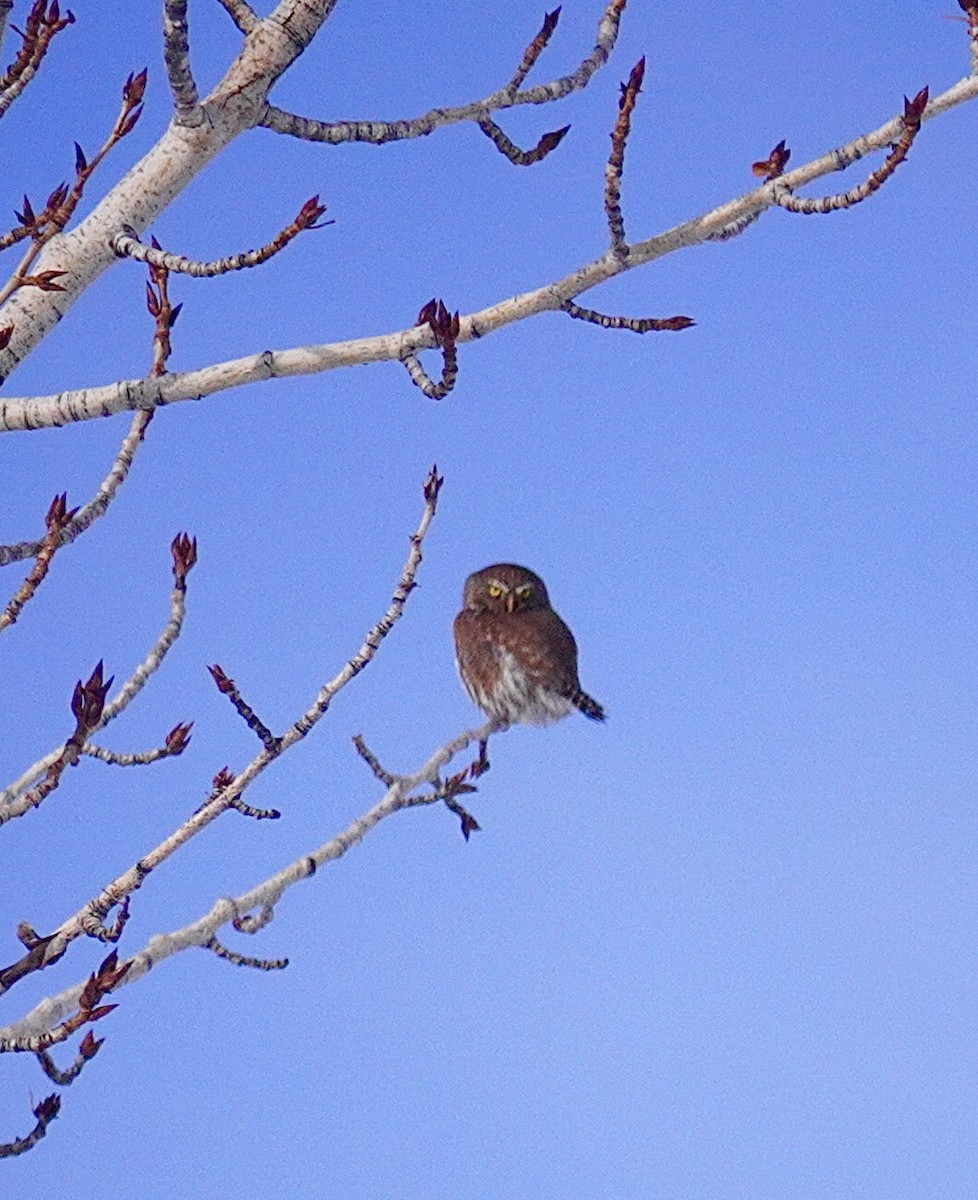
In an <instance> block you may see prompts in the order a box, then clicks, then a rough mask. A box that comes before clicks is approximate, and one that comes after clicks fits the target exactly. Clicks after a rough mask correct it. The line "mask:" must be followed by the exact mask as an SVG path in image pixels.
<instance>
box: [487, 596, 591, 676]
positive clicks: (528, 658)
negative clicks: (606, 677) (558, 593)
mask: <svg viewBox="0 0 978 1200" xmlns="http://www.w3.org/2000/svg"><path fill="white" fill-rule="evenodd" d="M517 615H518V617H519V620H517V621H509V622H507V623H506V625H505V628H504V630H503V633H502V637H501V642H502V644H503V646H505V648H506V649H507V650H509V651H510V652H511V653H512V654H513V655H514V656H515V657H516V659H517V660H518V661H519V662H520V664H521V665H522V667H523V669H524V671H526V673H527V674H528V675H529V676H530V677H531V678H532V679H533V680H534V681H535V682H537V683H539V684H540V685H541V686H542V687H545V688H549V689H551V690H553V691H555V692H558V693H559V694H560V695H562V696H567V697H568V698H569V697H570V696H571V695H572V694H573V693H574V692H576V691H578V690H579V689H580V686H581V684H580V680H579V679H578V677H577V643H576V642H575V641H574V635H573V634H572V633H571V631H570V630H569V629H568V628H567V626H566V625H565V624H564V622H563V621H562V620H561V619H560V617H559V616H558V615H557V614H556V613H555V612H554V610H553V609H552V608H534V609H530V610H529V611H526V612H522V613H519V614H517Z"/></svg>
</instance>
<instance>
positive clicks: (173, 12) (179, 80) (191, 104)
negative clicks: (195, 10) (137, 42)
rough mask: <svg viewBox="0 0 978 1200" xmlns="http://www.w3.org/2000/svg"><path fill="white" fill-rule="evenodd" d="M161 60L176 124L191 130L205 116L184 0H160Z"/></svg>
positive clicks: (203, 119)
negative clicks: (193, 59)
mask: <svg viewBox="0 0 978 1200" xmlns="http://www.w3.org/2000/svg"><path fill="white" fill-rule="evenodd" d="M163 61H164V63H165V64H166V77H167V79H168V80H169V83H170V91H171V92H172V93H173V106H174V108H175V109H176V116H175V117H174V118H173V119H174V122H175V123H176V124H177V125H184V126H186V127H187V128H189V129H194V128H196V127H197V126H198V125H203V123H204V121H205V120H206V119H207V114H206V113H205V112H204V109H203V106H202V105H201V103H200V96H199V95H198V93H197V84H196V83H194V76H193V70H192V68H191V66H190V40H189V31H188V28H187V0H163Z"/></svg>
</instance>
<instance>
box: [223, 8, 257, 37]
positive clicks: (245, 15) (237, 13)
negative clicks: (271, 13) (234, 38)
mask: <svg viewBox="0 0 978 1200" xmlns="http://www.w3.org/2000/svg"><path fill="white" fill-rule="evenodd" d="M218 3H219V4H221V6H222V7H223V8H224V10H225V11H226V12H227V14H228V16H229V17H230V18H231V20H232V21H233V22H234V23H235V25H237V27H238V28H239V29H240V30H241V32H242V33H243V34H246V35H247V34H249V33H251V31H252V30H253V29H254V28H255V26H256V25H258V24H259V23H260V22H259V18H258V16H257V14H256V13H255V10H254V9H253V8H252V7H251V5H250V4H248V3H247V0H218Z"/></svg>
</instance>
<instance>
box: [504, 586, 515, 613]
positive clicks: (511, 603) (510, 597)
mask: <svg viewBox="0 0 978 1200" xmlns="http://www.w3.org/2000/svg"><path fill="white" fill-rule="evenodd" d="M515 608H516V593H515V592H514V591H513V590H512V589H510V591H508V592H507V593H506V611H507V612H508V613H511V612H513V611H514V609H515Z"/></svg>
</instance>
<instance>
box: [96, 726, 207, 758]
mask: <svg viewBox="0 0 978 1200" xmlns="http://www.w3.org/2000/svg"><path fill="white" fill-rule="evenodd" d="M192 728H193V721H188V722H187V723H186V724H182V725H174V727H173V728H172V729H171V730H170V732H169V733H168V734H167V735H166V740H165V741H164V743H163V745H162V746H156V747H154V748H153V749H152V750H144V751H142V752H140V753H137V754H120V753H119V752H118V751H117V750H106V748H105V747H104V746H95V745H93V744H92V743H91V742H86V743H85V744H84V745H83V746H82V748H81V753H82V754H86V755H88V757H89V758H97V759H98V760H99V761H100V762H104V763H112V764H113V765H114V766H117V767H142V766H148V765H149V764H150V763H155V762H159V761H160V759H161V758H176V757H177V756H178V755H180V754H182V753H183V752H184V750H186V748H187V746H188V745H189V744H190V730H191V729H192Z"/></svg>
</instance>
